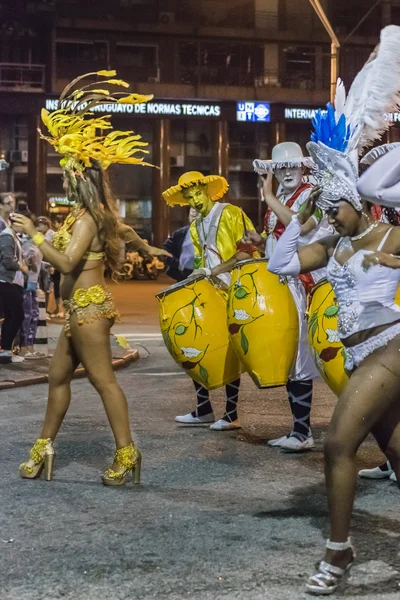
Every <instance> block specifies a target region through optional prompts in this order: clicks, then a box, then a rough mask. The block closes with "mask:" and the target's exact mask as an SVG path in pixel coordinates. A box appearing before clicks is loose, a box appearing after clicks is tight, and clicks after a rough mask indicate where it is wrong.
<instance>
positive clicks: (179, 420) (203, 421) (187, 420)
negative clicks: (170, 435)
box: [175, 413, 215, 425]
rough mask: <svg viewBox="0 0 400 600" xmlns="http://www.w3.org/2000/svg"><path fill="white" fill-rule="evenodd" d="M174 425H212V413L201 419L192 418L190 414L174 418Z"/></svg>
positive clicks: (213, 418)
mask: <svg viewBox="0 0 400 600" xmlns="http://www.w3.org/2000/svg"><path fill="white" fill-rule="evenodd" d="M175 421H176V423H184V424H185V425H206V424H207V423H214V421H215V417H214V413H209V414H208V415H204V416H203V417H194V416H193V415H192V413H189V414H187V415H182V416H178V417H175Z"/></svg>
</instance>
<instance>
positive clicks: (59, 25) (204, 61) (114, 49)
mask: <svg viewBox="0 0 400 600" xmlns="http://www.w3.org/2000/svg"><path fill="white" fill-rule="evenodd" d="M7 4H8V3H7ZM12 4H13V5H12V6H8V5H6V2H3V3H1V2H0V16H1V23H2V25H1V27H0V92H1V94H0V155H1V156H2V157H5V158H7V159H8V160H9V161H10V164H11V168H10V169H9V170H8V171H7V172H6V173H3V174H1V180H0V186H1V188H2V189H5V188H11V189H13V190H15V191H16V192H18V193H20V194H23V195H26V197H27V199H28V202H29V205H30V207H31V209H32V210H33V211H34V212H35V213H37V214H38V213H42V212H45V211H46V210H48V209H49V208H50V209H51V210H52V211H59V212H62V211H66V210H68V207H67V202H66V199H65V198H64V194H63V191H62V181H61V169H60V167H59V164H58V158H57V156H56V155H54V154H52V153H51V149H49V148H48V147H47V148H46V145H45V144H44V143H43V142H41V141H40V138H39V135H38V132H37V128H38V127H39V126H40V110H41V108H42V107H46V106H47V108H50V109H52V108H55V105H56V98H57V94H58V93H59V92H60V91H61V89H62V88H63V87H64V86H65V84H66V83H67V82H69V81H70V80H71V79H73V78H74V77H75V76H77V75H80V74H82V73H85V72H93V71H96V70H99V69H111V68H112V69H116V70H117V72H118V75H119V77H121V78H124V79H126V80H127V81H128V82H129V83H131V88H132V90H133V91H135V92H140V93H152V94H154V99H153V101H152V102H150V103H148V104H147V105H138V106H129V105H121V107H120V110H123V112H118V113H115V114H113V119H114V122H115V126H116V127H121V128H126V129H133V130H134V131H135V132H136V133H139V134H141V135H142V136H143V138H144V139H145V140H146V141H148V142H149V148H148V149H149V155H148V156H147V157H146V160H148V161H149V162H152V163H153V164H156V165H158V166H159V167H160V168H159V169H150V168H138V167H136V168H132V167H127V166H116V167H115V166H114V167H111V168H110V176H111V179H112V182H113V184H114V190H115V194H116V196H117V198H118V199H119V200H120V210H121V214H122V215H123V216H124V217H125V219H126V221H127V222H128V223H130V224H132V225H133V226H134V227H136V228H137V230H138V231H139V233H141V234H142V235H144V236H146V237H147V238H151V239H152V240H153V241H154V242H156V243H160V242H161V241H163V239H165V237H166V236H167V234H168V233H169V231H171V230H173V229H175V228H176V227H179V226H180V225H181V224H182V223H184V222H185V220H186V218H187V215H186V211H185V210H184V209H181V208H175V209H173V210H172V209H167V208H166V206H165V205H164V203H163V201H162V197H161V192H162V191H163V190H164V189H166V188H167V187H168V186H169V185H172V184H174V183H176V181H177V179H178V177H179V175H180V174H182V173H183V172H185V171H187V170H200V171H202V172H204V173H206V174H207V173H211V172H214V173H219V174H221V175H224V176H225V177H226V178H227V179H228V180H229V183H230V191H229V194H228V199H229V201H230V202H233V203H235V204H240V205H241V206H242V207H243V208H244V210H245V211H246V212H247V213H248V214H249V216H250V217H251V218H252V219H253V221H254V222H255V223H260V222H261V218H262V213H263V208H262V206H261V205H260V201H259V191H258V181H257V177H256V176H255V174H254V172H253V169H252V161H253V159H254V158H268V157H269V156H270V153H271V148H272V146H273V145H274V144H275V143H277V142H280V141H284V140H287V139H290V140H293V141H297V142H298V143H300V145H301V146H303V148H304V146H305V143H306V142H307V141H308V139H309V135H310V128H311V123H310V118H311V116H312V115H313V111H315V110H316V109H318V108H320V107H324V105H325V104H326V102H327V101H328V100H329V86H330V61H331V56H330V40H329V38H328V36H327V34H326V32H325V30H324V28H323V26H322V25H321V23H320V22H319V20H318V17H317V16H316V15H315V13H314V11H313V9H312V7H311V5H310V3H309V1H308V0H298V1H297V2H296V3H294V2H290V1H289V0H198V2H196V3H194V2H190V1H189V0H115V1H114V3H112V4H110V2H108V1H107V2H106V1H105V0H96V1H94V0H62V1H57V0H36V1H35V0H26V1H23V0H14V2H13V3H12ZM365 4H366V3H365V1H364V0H355V1H354V2H352V3H351V10H349V5H350V3H349V2H345V1H344V0H335V2H333V1H332V2H328V1H325V2H323V5H324V8H325V10H326V11H327V14H328V15H329V17H330V19H331V22H332V23H333V26H334V28H335V31H337V33H338V35H339V37H340V41H341V42H343V44H342V48H341V51H340V69H339V72H340V74H341V76H342V78H343V79H344V80H345V83H346V84H347V85H349V84H350V83H351V81H352V79H353V78H354V76H355V74H356V73H357V71H358V70H359V69H360V67H361V66H362V64H363V63H364V62H365V60H366V59H367V57H368V56H369V54H370V52H371V51H372V49H373V48H374V46H375V45H376V43H377V40H378V35H379V31H380V29H381V27H382V26H384V25H385V24H388V23H390V22H392V23H396V22H399V19H400V8H399V6H398V4H399V5H400V3H397V2H386V1H384V2H382V3H381V4H380V5H379V6H376V7H375V8H374V9H373V10H372V11H371V13H370V14H368V15H367V17H366V18H365V19H364V20H363V21H362V22H361V24H360V20H362V18H363V17H364V15H365V14H366V13H367V11H368V10H369V7H366V6H365ZM371 6H373V5H372V3H371ZM110 108H113V107H109V106H107V105H105V106H104V107H102V110H104V112H105V113H109V112H110ZM394 118H395V119H397V118H398V117H397V116H394ZM396 134H397V131H396V130H395V129H393V130H392V132H391V136H392V139H393V138H395V137H396Z"/></svg>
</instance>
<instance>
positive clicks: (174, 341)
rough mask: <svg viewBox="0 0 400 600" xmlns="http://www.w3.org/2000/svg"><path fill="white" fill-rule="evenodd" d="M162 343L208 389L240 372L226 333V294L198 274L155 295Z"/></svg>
mask: <svg viewBox="0 0 400 600" xmlns="http://www.w3.org/2000/svg"><path fill="white" fill-rule="evenodd" d="M157 298H158V300H159V303H160V304H159V311H160V326H161V333H162V335H163V339H164V342H165V345H166V347H167V349H168V351H169V353H170V354H171V356H172V358H173V359H174V360H175V362H176V363H177V364H178V365H179V366H180V367H182V368H183V369H185V371H186V372H187V374H188V375H189V376H190V377H191V378H192V379H194V380H195V381H197V382H198V383H200V384H201V385H203V386H204V387H206V388H207V389H209V390H212V389H215V388H219V387H221V386H223V385H226V384H227V383H230V382H231V381H234V380H235V379H237V378H238V377H239V376H240V371H241V365H240V361H239V359H238V358H237V356H236V354H235V352H234V350H233V348H232V346H231V344H230V341H229V336H228V326H227V323H226V295H225V294H224V293H222V292H221V291H220V290H218V289H217V288H216V287H215V286H214V285H213V284H212V283H211V282H210V281H209V280H208V279H206V278H204V277H199V278H197V279H196V280H193V279H192V280H191V279H187V280H185V281H183V282H180V283H178V284H175V285H173V286H171V287H169V288H168V289H166V290H165V291H163V292H160V294H158V295H157Z"/></svg>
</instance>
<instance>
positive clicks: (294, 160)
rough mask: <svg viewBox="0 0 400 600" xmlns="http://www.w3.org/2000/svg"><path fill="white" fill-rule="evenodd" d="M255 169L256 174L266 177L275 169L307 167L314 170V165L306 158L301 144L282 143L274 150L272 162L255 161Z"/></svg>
mask: <svg viewBox="0 0 400 600" xmlns="http://www.w3.org/2000/svg"><path fill="white" fill-rule="evenodd" d="M253 167H254V170H255V172H256V173H258V174H259V175H264V174H265V173H268V172H269V171H274V170H275V169H282V168H285V167H307V168H309V169H312V168H313V167H314V163H313V161H312V159H311V158H310V157H309V156H304V155H303V151H302V149H301V147H300V146H299V144H296V142H282V143H281V144H277V145H276V146H274V147H273V148H272V158H271V160H260V159H257V160H255V161H253Z"/></svg>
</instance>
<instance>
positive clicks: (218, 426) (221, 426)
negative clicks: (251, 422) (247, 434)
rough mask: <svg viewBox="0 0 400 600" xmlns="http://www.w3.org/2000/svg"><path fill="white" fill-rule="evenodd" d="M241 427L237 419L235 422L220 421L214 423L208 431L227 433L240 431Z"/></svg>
mask: <svg viewBox="0 0 400 600" xmlns="http://www.w3.org/2000/svg"><path fill="white" fill-rule="evenodd" d="M240 428H241V425H240V422H239V419H236V421H224V419H220V420H219V421H217V422H216V423H214V424H213V425H211V426H210V429H212V430H213V431H227V430H229V429H240Z"/></svg>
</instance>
